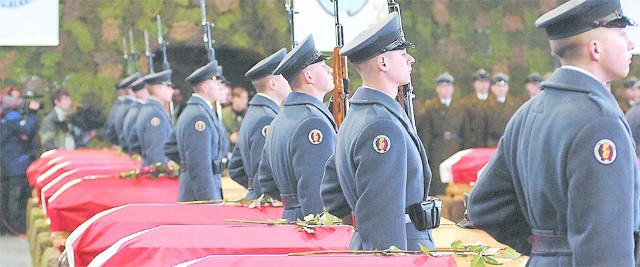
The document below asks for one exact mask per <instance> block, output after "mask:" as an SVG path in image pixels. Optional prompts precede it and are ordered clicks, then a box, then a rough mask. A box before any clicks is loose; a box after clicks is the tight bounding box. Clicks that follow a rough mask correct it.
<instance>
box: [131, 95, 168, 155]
mask: <svg viewBox="0 0 640 267" xmlns="http://www.w3.org/2000/svg"><path fill="white" fill-rule="evenodd" d="M136 123H137V125H136V127H135V131H136V136H137V138H138V140H137V142H138V143H139V144H140V151H141V152H142V154H140V155H141V156H142V159H143V163H142V164H143V166H148V165H151V164H155V163H158V162H162V163H164V164H166V163H167V162H169V158H168V157H167V156H166V155H165V154H164V151H163V149H164V144H165V143H166V141H167V139H169V135H170V134H171V130H172V129H173V122H172V121H171V118H170V117H169V114H168V113H167V110H166V109H165V108H164V106H163V105H162V104H161V103H160V102H158V100H155V99H153V98H149V99H148V100H147V102H146V103H144V105H143V106H142V108H141V109H140V114H139V115H138V120H137V121H136Z"/></svg>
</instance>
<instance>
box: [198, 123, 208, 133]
mask: <svg viewBox="0 0 640 267" xmlns="http://www.w3.org/2000/svg"><path fill="white" fill-rule="evenodd" d="M205 128H207V126H206V125H205V124H204V121H197V122H196V131H198V132H202V131H204V129H205Z"/></svg>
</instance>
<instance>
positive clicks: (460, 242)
mask: <svg viewBox="0 0 640 267" xmlns="http://www.w3.org/2000/svg"><path fill="white" fill-rule="evenodd" d="M460 245H462V241H460V240H456V241H453V243H451V248H452V249H457V248H459V247H460Z"/></svg>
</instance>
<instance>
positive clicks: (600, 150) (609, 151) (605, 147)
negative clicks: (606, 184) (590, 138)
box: [593, 139, 617, 164]
mask: <svg viewBox="0 0 640 267" xmlns="http://www.w3.org/2000/svg"><path fill="white" fill-rule="evenodd" d="M593 153H594V154H595V156H596V159H597V160H598V161H599V162H600V163H602V164H611V163H612V162H613V161H614V160H616V156H617V154H616V144H615V143H613V141H611V140H609V139H602V140H600V141H598V143H597V144H596V147H595V148H594V149H593Z"/></svg>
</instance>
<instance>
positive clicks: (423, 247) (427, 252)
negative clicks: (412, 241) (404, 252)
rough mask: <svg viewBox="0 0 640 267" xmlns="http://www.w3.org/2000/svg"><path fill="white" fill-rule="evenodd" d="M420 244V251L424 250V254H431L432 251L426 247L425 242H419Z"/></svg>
mask: <svg viewBox="0 0 640 267" xmlns="http://www.w3.org/2000/svg"><path fill="white" fill-rule="evenodd" d="M418 246H419V247H420V251H422V254H424V255H430V254H431V251H430V250H429V249H428V248H427V247H425V246H424V245H423V244H420V243H418Z"/></svg>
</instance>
